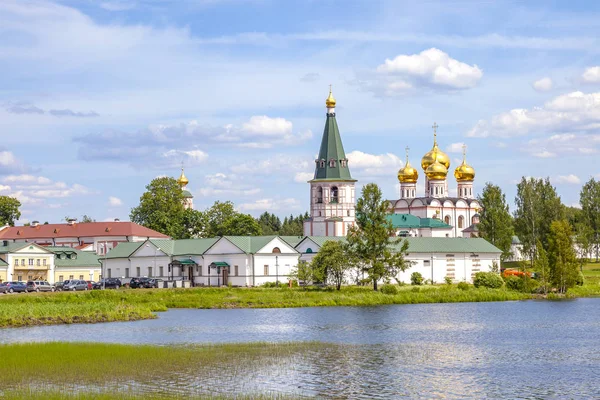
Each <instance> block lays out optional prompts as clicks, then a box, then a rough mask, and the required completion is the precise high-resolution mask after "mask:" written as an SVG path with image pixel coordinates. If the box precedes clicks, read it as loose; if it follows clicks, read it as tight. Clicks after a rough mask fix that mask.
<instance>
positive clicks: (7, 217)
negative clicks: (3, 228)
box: [0, 196, 21, 226]
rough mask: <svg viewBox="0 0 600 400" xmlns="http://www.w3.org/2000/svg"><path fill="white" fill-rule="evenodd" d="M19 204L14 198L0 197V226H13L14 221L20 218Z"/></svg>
mask: <svg viewBox="0 0 600 400" xmlns="http://www.w3.org/2000/svg"><path fill="white" fill-rule="evenodd" d="M19 207H21V202H20V201H19V200H17V199H16V198H14V197H10V196H0V225H10V226H15V221H16V220H18V219H19V218H21V211H19Z"/></svg>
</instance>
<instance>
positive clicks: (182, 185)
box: [177, 168, 190, 187]
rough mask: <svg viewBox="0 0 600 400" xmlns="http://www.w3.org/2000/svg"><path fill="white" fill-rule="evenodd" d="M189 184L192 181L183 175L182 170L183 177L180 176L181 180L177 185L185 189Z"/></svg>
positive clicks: (178, 180)
mask: <svg viewBox="0 0 600 400" xmlns="http://www.w3.org/2000/svg"><path fill="white" fill-rule="evenodd" d="M189 182H190V181H188V178H186V176H185V174H184V173H183V168H181V175H180V176H179V179H177V183H178V184H179V186H181V187H185V186H187V184H188V183H189Z"/></svg>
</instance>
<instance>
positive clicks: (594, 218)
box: [579, 178, 600, 261]
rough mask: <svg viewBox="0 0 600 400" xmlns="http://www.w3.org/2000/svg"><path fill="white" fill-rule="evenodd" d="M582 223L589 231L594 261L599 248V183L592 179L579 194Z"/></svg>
mask: <svg viewBox="0 0 600 400" xmlns="http://www.w3.org/2000/svg"><path fill="white" fill-rule="evenodd" d="M579 203H580V204H581V214H582V217H583V222H585V224H587V225H588V226H589V227H590V229H591V235H590V238H589V239H590V241H591V244H592V245H593V247H594V253H595V254H596V261H598V252H599V251H598V250H599V247H600V181H596V180H595V179H594V178H592V179H590V180H589V181H587V182H586V183H585V185H583V188H581V192H580V194H579Z"/></svg>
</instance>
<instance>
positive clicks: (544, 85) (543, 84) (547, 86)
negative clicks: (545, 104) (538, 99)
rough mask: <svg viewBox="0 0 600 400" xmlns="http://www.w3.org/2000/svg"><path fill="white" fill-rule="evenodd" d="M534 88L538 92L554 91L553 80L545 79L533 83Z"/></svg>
mask: <svg viewBox="0 0 600 400" xmlns="http://www.w3.org/2000/svg"><path fill="white" fill-rule="evenodd" d="M532 86H533V88H534V89H535V90H537V91H538V92H547V91H548V90H551V89H552V79H550V78H548V77H545V78H542V79H538V80H537V81H535V82H533V85H532Z"/></svg>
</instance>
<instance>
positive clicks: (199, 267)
mask: <svg viewBox="0 0 600 400" xmlns="http://www.w3.org/2000/svg"><path fill="white" fill-rule="evenodd" d="M197 268H198V275H199V276H202V265H198V267H197Z"/></svg>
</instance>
